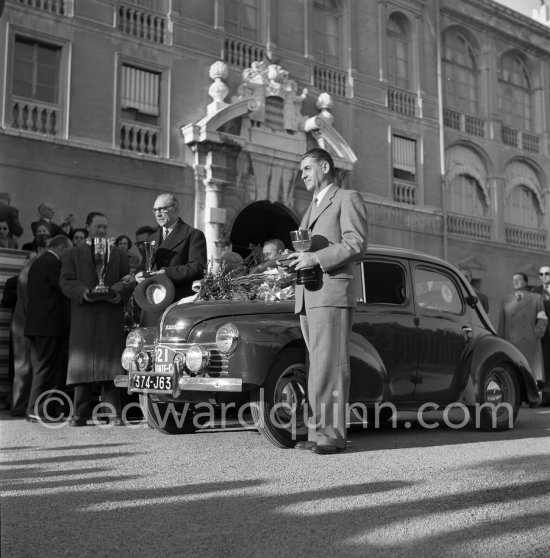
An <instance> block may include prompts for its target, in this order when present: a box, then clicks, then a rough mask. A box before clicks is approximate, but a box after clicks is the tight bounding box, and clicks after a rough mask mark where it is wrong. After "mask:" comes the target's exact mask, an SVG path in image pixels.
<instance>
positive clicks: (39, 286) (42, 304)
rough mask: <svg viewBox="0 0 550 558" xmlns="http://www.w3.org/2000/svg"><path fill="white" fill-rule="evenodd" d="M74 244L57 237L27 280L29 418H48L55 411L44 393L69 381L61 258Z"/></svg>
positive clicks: (67, 311)
mask: <svg viewBox="0 0 550 558" xmlns="http://www.w3.org/2000/svg"><path fill="white" fill-rule="evenodd" d="M72 247H73V243H72V242H71V241H70V239H69V238H67V237H66V236H65V235H59V236H56V237H54V238H53V239H52V240H51V241H50V245H49V247H48V250H47V251H46V252H45V253H44V254H42V255H41V256H39V257H38V258H36V260H35V262H34V264H33V265H32V267H31V268H30V270H29V278H28V282H27V297H28V305H27V319H26V321H25V336H26V337H28V338H29V339H30V349H31V350H30V354H31V365H32V383H31V390H30V396H29V402H28V405H27V420H30V421H36V420H44V418H45V417H46V418H47V417H48V415H51V412H52V409H48V406H47V401H41V402H40V404H39V405H38V404H37V403H38V400H39V398H40V396H41V395H42V394H43V393H45V392H47V391H48V390H52V389H58V388H61V387H62V386H64V384H65V374H66V370H67V350H68V340H69V330H70V325H71V322H70V319H71V314H70V312H71V310H70V303H69V300H68V299H67V297H65V295H64V294H63V293H62V292H61V288H60V286H59V276H60V273H61V258H62V257H63V254H65V253H67V252H68V251H69V250H71V249H72ZM51 418H54V417H53V416H52V417H51Z"/></svg>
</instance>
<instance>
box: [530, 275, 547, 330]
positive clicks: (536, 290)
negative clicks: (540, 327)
mask: <svg viewBox="0 0 550 558" xmlns="http://www.w3.org/2000/svg"><path fill="white" fill-rule="evenodd" d="M531 292H533V293H538V294H540V295H541V298H542V304H543V306H544V311H545V312H546V317H547V318H548V323H547V325H546V331H545V332H544V339H550V297H547V296H546V295H545V294H544V287H543V286H542V285H539V286H538V287H534V288H533V290H532V291H531Z"/></svg>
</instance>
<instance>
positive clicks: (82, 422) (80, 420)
mask: <svg viewBox="0 0 550 558" xmlns="http://www.w3.org/2000/svg"><path fill="white" fill-rule="evenodd" d="M86 424H88V421H87V420H86V419H85V418H84V417H73V418H72V419H70V420H69V426H86Z"/></svg>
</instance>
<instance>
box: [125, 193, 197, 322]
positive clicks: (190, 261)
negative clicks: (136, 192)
mask: <svg viewBox="0 0 550 558" xmlns="http://www.w3.org/2000/svg"><path fill="white" fill-rule="evenodd" d="M153 214H154V216H155V219H156V220H157V223H158V225H159V228H158V230H157V231H156V232H155V233H154V234H153V235H151V237H150V239H149V240H154V241H155V242H156V246H158V249H157V251H156V253H155V257H154V265H153V271H152V273H151V275H166V276H167V277H168V278H170V279H171V280H172V282H173V283H174V287H175V291H176V292H175V300H179V299H180V298H183V297H186V296H189V295H192V294H193V290H192V288H191V287H192V285H193V281H195V280H197V279H202V278H203V276H204V270H205V268H206V263H207V257H206V238H205V236H204V233H203V232H202V231H199V230H198V229H195V228H194V227H191V226H190V225H188V224H187V223H185V222H184V221H183V220H182V219H181V218H180V216H179V203H178V200H177V199H176V197H175V196H174V195H172V194H161V195H160V196H158V197H157V199H156V200H155V205H154V207H153ZM144 279H145V277H144V275H143V272H139V273H138V274H137V275H136V281H137V282H138V283H141V282H142V281H143V280H144ZM161 315H162V311H159V312H146V313H145V314H144V316H143V317H142V325H145V326H155V325H157V323H158V320H159V318H160V317H161Z"/></svg>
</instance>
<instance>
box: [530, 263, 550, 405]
mask: <svg viewBox="0 0 550 558" xmlns="http://www.w3.org/2000/svg"><path fill="white" fill-rule="evenodd" d="M539 277H540V281H541V284H540V285H539V286H538V287H535V288H534V289H533V291H532V292H533V293H539V294H540V295H541V296H542V304H543V306H544V311H545V313H546V317H547V318H548V322H547V324H546V330H545V332H544V335H543V336H542V339H541V346H542V358H543V362H544V378H543V380H544V383H545V387H544V390H543V398H544V403H545V404H546V405H550V265H543V266H542V267H541V268H540V270H539Z"/></svg>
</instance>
